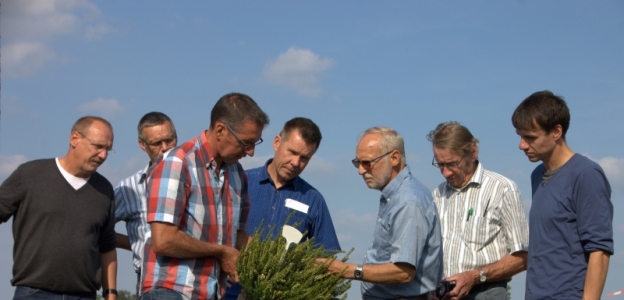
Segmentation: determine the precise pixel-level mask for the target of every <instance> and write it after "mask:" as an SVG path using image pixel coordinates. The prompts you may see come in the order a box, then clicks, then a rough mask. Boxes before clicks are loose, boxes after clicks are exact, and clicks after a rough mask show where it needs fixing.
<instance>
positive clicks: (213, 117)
mask: <svg viewBox="0 0 624 300" xmlns="http://www.w3.org/2000/svg"><path fill="white" fill-rule="evenodd" d="M246 121H252V122H254V123H256V124H257V125H259V126H262V127H264V126H266V125H268V124H269V116H267V114H266V113H264V112H263V111H262V109H260V107H259V106H258V104H257V103H256V101H254V100H253V99H251V97H249V96H247V95H245V94H241V93H229V94H227V95H224V96H223V97H221V99H219V101H217V103H216V104H215V105H214V107H213V108H212V112H211V113H210V128H214V126H215V124H216V123H217V122H223V123H225V124H227V125H228V126H230V127H231V128H232V129H233V130H240V129H241V126H242V125H243V123H245V122H246Z"/></svg>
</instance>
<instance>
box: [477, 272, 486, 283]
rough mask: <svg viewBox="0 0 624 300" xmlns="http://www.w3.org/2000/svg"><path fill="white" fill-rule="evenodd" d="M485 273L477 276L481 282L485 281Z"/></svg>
mask: <svg viewBox="0 0 624 300" xmlns="http://www.w3.org/2000/svg"><path fill="white" fill-rule="evenodd" d="M485 279H486V278H485V274H483V275H481V277H479V281H481V282H485Z"/></svg>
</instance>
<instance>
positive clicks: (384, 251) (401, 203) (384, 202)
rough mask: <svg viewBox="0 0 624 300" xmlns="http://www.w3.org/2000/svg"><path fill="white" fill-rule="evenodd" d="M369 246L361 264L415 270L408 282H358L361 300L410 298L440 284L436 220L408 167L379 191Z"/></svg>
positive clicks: (430, 201) (427, 194) (432, 207)
mask: <svg viewBox="0 0 624 300" xmlns="http://www.w3.org/2000/svg"><path fill="white" fill-rule="evenodd" d="M381 194H382V196H381V199H380V203H379V214H378V219H377V224H376V225H375V232H374V239H373V245H372V246H371V247H370V248H369V249H368V250H367V251H366V256H365V257H364V264H368V265H378V264H387V263H407V264H410V265H412V266H414V267H415V268H416V275H415V276H414V279H413V280H412V281H411V282H408V283H402V284H376V283H369V282H362V284H361V288H360V289H361V292H362V296H363V297H364V299H397V298H410V297H415V296H420V295H423V294H426V293H428V292H430V291H432V290H434V289H435V287H436V286H437V285H438V283H439V282H440V281H441V280H442V272H443V255H442V235H441V230H440V220H439V218H438V213H437V210H436V207H435V204H434V202H433V198H432V196H431V193H430V192H429V189H427V188H426V187H425V186H424V185H422V184H421V183H420V182H419V181H418V180H417V179H416V178H415V177H414V176H412V173H411V172H410V169H409V167H408V166H405V168H404V169H403V170H402V171H401V172H399V174H397V176H396V177H394V178H393V179H392V180H391V181H390V182H389V183H388V185H386V187H385V188H384V189H383V190H382V192H381Z"/></svg>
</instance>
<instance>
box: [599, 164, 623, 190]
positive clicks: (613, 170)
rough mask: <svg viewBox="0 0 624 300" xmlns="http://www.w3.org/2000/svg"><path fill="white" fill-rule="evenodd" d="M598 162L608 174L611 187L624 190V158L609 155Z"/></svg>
mask: <svg viewBox="0 0 624 300" xmlns="http://www.w3.org/2000/svg"><path fill="white" fill-rule="evenodd" d="M597 162H598V164H599V165H600V166H601V167H602V169H603V170H604V172H605V175H607V179H609V184H611V189H612V190H614V191H619V192H624V171H623V170H624V158H616V157H611V156H608V157H603V158H601V159H599V160H598V161H597Z"/></svg>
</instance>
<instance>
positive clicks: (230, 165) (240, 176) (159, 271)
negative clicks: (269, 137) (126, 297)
mask: <svg viewBox="0 0 624 300" xmlns="http://www.w3.org/2000/svg"><path fill="white" fill-rule="evenodd" d="M268 123H269V117H268V116H267V115H266V114H265V113H264V112H263V111H262V110H261V109H260V107H258V105H257V104H256V102H255V101H254V100H253V99H251V98H250V97H249V96H247V95H244V94H239V93H231V94H227V95H225V96H223V97H221V99H219V101H218V102H217V103H216V104H215V106H214V107H213V109H212V112H211V115H210V128H208V129H207V130H206V131H204V132H202V133H201V134H200V135H199V136H198V137H196V138H193V139H191V140H190V141H188V142H186V143H184V144H182V145H181V146H179V147H177V148H174V149H172V150H171V151H170V152H169V153H167V154H166V155H165V156H164V157H162V158H161V159H160V160H159V161H158V162H157V163H156V164H155V166H154V169H153V173H152V177H151V181H150V183H149V184H148V188H147V193H148V208H147V222H148V223H149V224H150V229H151V231H150V232H149V233H147V235H146V239H147V241H146V244H145V255H144V263H143V268H144V270H145V271H144V273H143V275H142V296H141V299H148V300H151V299H220V298H222V295H223V293H224V291H225V287H226V279H227V277H228V276H229V277H230V279H231V280H232V281H234V282H237V281H238V275H237V274H236V259H237V258H238V255H239V250H240V248H241V246H243V245H244V244H246V243H247V241H248V239H249V236H248V235H247V234H246V233H245V228H246V225H247V215H248V213H249V207H250V203H249V195H248V193H247V179H246V177H245V173H244V171H243V168H242V166H241V165H240V164H239V163H238V160H239V159H241V158H243V157H245V156H247V155H249V156H253V155H254V149H255V146H256V145H258V144H260V143H261V142H262V138H261V135H262V130H263V129H264V127H265V126H266V125H267V124H268Z"/></svg>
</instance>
